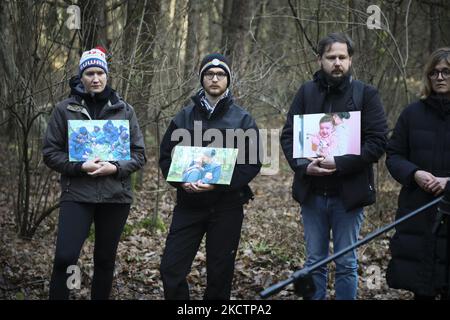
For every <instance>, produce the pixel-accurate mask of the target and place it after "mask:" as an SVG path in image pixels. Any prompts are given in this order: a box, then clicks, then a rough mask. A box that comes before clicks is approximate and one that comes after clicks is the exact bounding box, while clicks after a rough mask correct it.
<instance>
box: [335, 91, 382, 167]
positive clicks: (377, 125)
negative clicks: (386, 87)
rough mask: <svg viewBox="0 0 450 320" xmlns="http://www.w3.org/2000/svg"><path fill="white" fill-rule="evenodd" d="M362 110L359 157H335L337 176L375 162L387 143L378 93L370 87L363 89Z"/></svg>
mask: <svg viewBox="0 0 450 320" xmlns="http://www.w3.org/2000/svg"><path fill="white" fill-rule="evenodd" d="M365 91H366V92H365V94H364V102H363V109H362V111H361V140H362V144H361V155H352V154H348V155H343V156H336V157H334V160H335V162H336V169H337V173H338V174H339V175H347V174H353V173H356V172H359V171H362V170H363V169H364V168H365V167H366V166H367V165H369V164H371V163H374V162H377V161H378V160H379V159H380V158H381V157H382V156H383V153H384V151H385V148H386V143H387V137H386V135H387V122H386V115H385V113H384V109H383V104H382V103H381V100H380V96H379V94H378V91H377V90H376V89H375V88H374V87H372V86H366V87H365Z"/></svg>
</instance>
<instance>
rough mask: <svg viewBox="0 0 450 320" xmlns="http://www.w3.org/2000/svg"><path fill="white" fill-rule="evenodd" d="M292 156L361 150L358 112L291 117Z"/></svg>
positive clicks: (359, 113) (317, 155)
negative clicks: (292, 121)
mask: <svg viewBox="0 0 450 320" xmlns="http://www.w3.org/2000/svg"><path fill="white" fill-rule="evenodd" d="M293 134H294V147H293V148H294V150H293V153H294V158H307V157H312V158H314V157H326V156H342V155H344V154H356V155H359V154H360V153H361V111H352V112H335V113H314V114H305V115H295V116H294V128H293Z"/></svg>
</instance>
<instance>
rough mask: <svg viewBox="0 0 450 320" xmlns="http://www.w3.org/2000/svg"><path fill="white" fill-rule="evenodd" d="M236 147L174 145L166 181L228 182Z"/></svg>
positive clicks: (234, 159) (234, 162)
mask: <svg viewBox="0 0 450 320" xmlns="http://www.w3.org/2000/svg"><path fill="white" fill-rule="evenodd" d="M237 152H238V150H237V149H234V148H211V147H188V146H176V147H175V151H174V154H173V156H172V159H173V160H172V164H171V166H170V169H169V174H168V176H167V180H168V181H173V182H189V183H197V184H225V185H227V184H229V183H230V180H231V177H232V176H233V170H234V166H235V164H236V159H237Z"/></svg>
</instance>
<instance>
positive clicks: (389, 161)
mask: <svg viewBox="0 0 450 320" xmlns="http://www.w3.org/2000/svg"><path fill="white" fill-rule="evenodd" d="M446 101H447V102H445V100H441V99H439V98H437V97H434V96H431V97H428V98H427V99H425V100H420V101H417V102H415V103H412V104H411V105H409V106H408V107H407V108H405V110H403V112H402V113H401V115H400V117H399V119H398V121H397V124H396V127H395V130H394V133H393V135H392V137H391V139H390V141H389V143H388V148H387V158H386V165H387V167H388V169H389V172H390V173H391V175H392V177H394V179H395V180H397V181H398V182H399V183H401V184H402V189H401V191H400V195H399V198H398V210H397V217H396V218H400V217H402V216H404V215H405V214H407V213H409V212H411V211H413V210H415V209H417V208H418V207H420V206H422V205H424V204H426V203H428V202H430V201H432V200H433V199H435V197H434V196H433V195H432V194H430V193H427V192H425V191H424V190H422V189H421V188H420V187H419V186H418V185H417V183H416V182H415V180H414V173H415V172H416V171H417V170H425V171H428V172H430V173H432V174H433V175H435V176H437V177H450V101H449V100H448V99H447V100H446ZM435 219H436V206H435V207H432V208H430V209H428V210H426V211H424V212H423V213H421V214H419V215H418V216H415V217H414V218H412V219H411V220H408V221H407V222H405V223H403V224H401V225H399V226H398V227H397V228H396V232H395V234H394V236H393V238H392V239H391V243H390V250H391V255H392V259H391V261H390V262H389V266H388V271H387V282H388V284H389V286H390V287H392V288H397V289H407V290H410V291H413V292H414V293H416V294H420V295H427V296H434V295H436V294H437V293H438V291H440V290H441V289H442V288H443V287H444V286H445V285H446V282H447V280H446V277H447V275H448V272H449V269H448V257H447V252H446V248H447V227H446V226H445V225H444V226H441V227H440V228H439V232H438V234H437V235H434V234H432V228H433V225H434V223H435ZM447 249H448V248H447Z"/></svg>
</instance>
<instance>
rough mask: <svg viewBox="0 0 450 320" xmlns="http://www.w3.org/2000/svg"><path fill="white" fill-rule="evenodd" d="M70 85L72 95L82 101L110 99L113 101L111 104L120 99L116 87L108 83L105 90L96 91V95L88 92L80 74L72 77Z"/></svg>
mask: <svg viewBox="0 0 450 320" xmlns="http://www.w3.org/2000/svg"><path fill="white" fill-rule="evenodd" d="M69 86H70V96H71V97H74V98H75V99H76V100H77V101H78V102H81V100H87V101H91V100H92V99H95V100H96V101H101V100H105V101H107V100H109V101H111V104H113V105H114V104H116V103H117V102H119V100H120V97H119V95H118V94H117V92H116V91H115V90H114V89H112V88H111V87H110V86H109V85H106V86H105V90H103V91H102V92H100V93H95V94H94V95H91V94H89V93H87V92H86V91H85V88H84V86H83V83H82V82H81V79H80V76H78V75H76V76H73V77H72V78H70V80H69Z"/></svg>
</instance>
